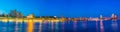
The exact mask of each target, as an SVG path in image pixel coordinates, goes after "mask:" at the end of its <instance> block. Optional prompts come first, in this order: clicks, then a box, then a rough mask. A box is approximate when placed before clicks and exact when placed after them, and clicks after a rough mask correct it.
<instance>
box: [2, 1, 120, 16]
mask: <svg viewBox="0 0 120 32" xmlns="http://www.w3.org/2000/svg"><path fill="white" fill-rule="evenodd" d="M14 9H16V10H17V11H18V12H21V13H22V14H24V15H25V16H27V15H28V14H32V13H33V14H35V16H61V15H64V16H65V17H83V16H84V17H90V16H91V17H99V15H103V16H111V14H112V13H115V14H117V15H119V16H120V0H0V14H2V13H5V14H8V13H9V12H10V10H14Z"/></svg>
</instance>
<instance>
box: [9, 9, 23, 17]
mask: <svg viewBox="0 0 120 32" xmlns="http://www.w3.org/2000/svg"><path fill="white" fill-rule="evenodd" d="M9 16H11V17H16V18H22V17H23V15H22V14H21V13H20V12H17V11H16V10H11V11H10V13H9Z"/></svg>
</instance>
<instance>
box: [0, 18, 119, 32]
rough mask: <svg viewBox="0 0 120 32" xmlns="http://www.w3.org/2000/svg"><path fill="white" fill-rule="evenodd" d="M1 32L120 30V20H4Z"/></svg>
mask: <svg viewBox="0 0 120 32" xmlns="http://www.w3.org/2000/svg"><path fill="white" fill-rule="evenodd" d="M0 32H120V20H116V21H112V20H107V21H64V22H47V21H44V22H42V23H39V22H35V23H32V24H31V22H30V23H27V22H9V21H8V22H2V21H0Z"/></svg>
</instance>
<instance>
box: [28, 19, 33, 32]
mask: <svg viewBox="0 0 120 32" xmlns="http://www.w3.org/2000/svg"><path fill="white" fill-rule="evenodd" d="M27 23H28V28H27V32H33V27H34V25H33V24H34V22H33V20H32V19H29V20H28V21H27Z"/></svg>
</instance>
